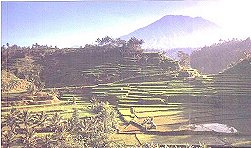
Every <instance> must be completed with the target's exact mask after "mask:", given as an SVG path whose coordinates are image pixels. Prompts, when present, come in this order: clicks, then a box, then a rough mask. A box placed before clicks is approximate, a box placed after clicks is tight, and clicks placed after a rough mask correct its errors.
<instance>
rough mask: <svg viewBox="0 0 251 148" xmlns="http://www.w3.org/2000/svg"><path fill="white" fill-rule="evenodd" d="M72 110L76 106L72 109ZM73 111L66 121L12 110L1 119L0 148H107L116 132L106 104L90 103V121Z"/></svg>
mask: <svg viewBox="0 0 251 148" xmlns="http://www.w3.org/2000/svg"><path fill="white" fill-rule="evenodd" d="M74 107H76V106H74ZM81 112H82V111H81V110H80V109H78V108H73V112H72V114H71V117H70V118H69V119H66V118H62V116H60V114H58V112H55V113H54V114H53V115H48V114H47V113H45V112H44V111H38V112H37V113H34V112H30V111H27V110H22V111H19V110H17V109H15V108H12V109H11V110H10V112H8V113H7V114H6V115H3V116H2V137H4V138H2V139H1V140H2V145H3V147H29V148H32V147H108V146H109V144H110V142H111V141H110V140H109V135H110V134H112V133H114V132H115V131H116V124H117V121H116V117H117V114H116V112H115V111H114V110H113V108H112V107H111V106H110V105H109V104H108V103H107V102H106V103H104V102H97V101H95V102H93V104H92V106H91V109H90V112H91V113H93V115H92V116H90V117H81V114H80V113H81Z"/></svg>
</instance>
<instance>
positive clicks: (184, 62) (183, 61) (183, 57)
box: [178, 51, 190, 68]
mask: <svg viewBox="0 0 251 148" xmlns="http://www.w3.org/2000/svg"><path fill="white" fill-rule="evenodd" d="M178 58H179V64H180V65H181V66H182V67H183V68H188V67H189V66H190V56H189V55H188V54H186V53H185V52H183V51H178Z"/></svg>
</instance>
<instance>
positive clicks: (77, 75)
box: [2, 37, 180, 88]
mask: <svg viewBox="0 0 251 148" xmlns="http://www.w3.org/2000/svg"><path fill="white" fill-rule="evenodd" d="M96 42H97V44H94V45H88V44H87V45H86V46H85V47H84V48H63V49H54V48H53V49H51V48H49V47H45V46H40V45H37V46H36V47H32V48H31V49H29V48H27V49H21V48H20V49H21V50H20V49H19V48H18V49H12V48H9V49H4V50H2V59H5V60H3V62H4V63H5V64H3V65H2V68H3V69H6V68H11V70H12V71H14V72H16V73H17V74H19V75H20V76H24V77H27V78H32V79H31V81H33V80H35V82H36V84H35V85H36V86H41V88H42V87H43V86H44V84H45V87H64V86H87V85H97V84H101V83H102V84H104V83H112V82H116V81H123V80H125V79H129V78H130V77H137V78H144V77H146V76H148V75H150V74H164V75H170V73H172V72H177V71H178V70H179V68H180V67H179V64H178V62H176V61H174V60H172V59H169V58H167V57H166V56H164V55H163V54H160V53H158V52H154V53H146V52H143V49H141V44H142V43H143V42H142V41H141V40H138V39H136V38H131V39H130V40H128V41H125V40H120V39H112V38H110V37H105V38H102V39H97V41H96ZM27 54H29V56H27ZM7 57H8V58H7ZM22 61H26V62H22ZM27 61H30V62H27ZM24 63H27V64H24ZM5 65H7V66H5ZM30 67H31V68H30ZM38 76H39V78H38ZM40 79H41V81H40ZM36 80H37V81H36Z"/></svg>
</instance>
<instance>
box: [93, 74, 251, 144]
mask: <svg viewBox="0 0 251 148" xmlns="http://www.w3.org/2000/svg"><path fill="white" fill-rule="evenodd" d="M132 79H133V78H132ZM250 84H251V77H250V76H247V75H223V74H222V75H211V76H202V77H200V78H195V79H192V80H190V79H186V78H182V77H177V78H173V79H171V80H169V81H166V80H164V81H148V82H145V81H141V82H137V83H133V82H130V80H129V79H128V81H127V82H125V81H124V82H120V83H110V84H102V85H98V86H97V87H95V88H93V94H96V95H97V97H98V98H100V99H103V98H108V97H109V96H116V101H115V102H113V104H114V106H115V107H117V108H118V110H119V112H120V113H121V114H122V115H123V117H124V119H125V120H126V121H128V122H129V121H136V122H138V123H141V122H143V120H144V119H146V118H147V117H154V118H153V120H154V122H155V124H156V125H157V128H156V129H154V130H156V131H179V130H181V129H183V128H184V127H186V126H187V125H189V124H204V123H221V124H226V125H228V126H232V127H234V128H236V129H237V131H238V133H241V134H248V136H244V137H242V136H239V137H238V136H234V137H231V138H232V142H233V141H235V142H236V139H238V138H239V139H245V140H246V142H247V143H248V142H250V141H251V138H250V137H251V135H250V133H251V129H250V126H251V106H250V104H251V99H250V98H251V85H250ZM131 107H133V109H134V110H135V114H136V116H137V117H138V118H136V117H135V116H134V115H132V113H131V112H130V108H131ZM136 131H137V129H136ZM123 132H129V133H130V132H135V129H134V130H132V131H131V130H130V128H128V131H126V130H123ZM231 138H230V139H231ZM156 139H158V138H156ZM156 139H155V140H153V142H154V141H155V142H156ZM209 139H210V138H209ZM212 139H215V137H214V138H211V140H210V141H209V144H212V143H214V141H215V140H212ZM216 139H218V140H219V138H217V137H216ZM220 139H222V137H221V138H220ZM223 139H224V138H223ZM227 139H229V138H227ZM142 141H144V140H142ZM157 141H158V140H157ZM181 141H182V140H181ZM148 142H149V141H148ZM210 142H211V143H210ZM219 143H224V140H223V142H222V141H221V142H219ZM219 143H218V144H219ZM228 143H231V140H230V142H229V141H228ZM214 144H217V140H216V142H215V143H214ZM232 144H234V142H233V143H232Z"/></svg>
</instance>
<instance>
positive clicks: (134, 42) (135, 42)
mask: <svg viewBox="0 0 251 148" xmlns="http://www.w3.org/2000/svg"><path fill="white" fill-rule="evenodd" d="M143 43H144V41H143V40H142V39H137V38H135V37H131V38H130V39H129V40H128V42H127V47H128V48H129V49H130V50H141V45H142V44H143Z"/></svg>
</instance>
